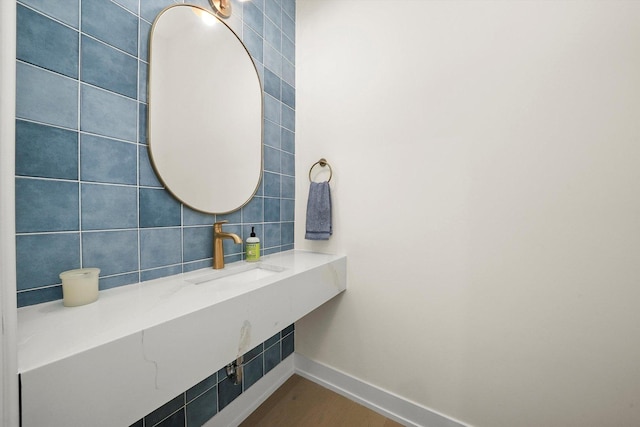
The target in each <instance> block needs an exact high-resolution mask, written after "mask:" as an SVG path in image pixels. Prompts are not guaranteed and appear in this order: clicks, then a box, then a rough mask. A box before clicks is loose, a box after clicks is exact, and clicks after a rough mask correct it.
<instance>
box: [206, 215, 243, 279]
mask: <svg viewBox="0 0 640 427" xmlns="http://www.w3.org/2000/svg"><path fill="white" fill-rule="evenodd" d="M227 222H229V221H227V220H224V221H220V222H216V223H214V224H213V268H215V269H216V270H220V269H222V268H224V247H223V246H222V240H223V239H233V241H234V242H235V243H236V244H240V243H242V239H241V238H240V236H238V235H237V234H234V233H227V232H225V231H222V224H225V223H227Z"/></svg>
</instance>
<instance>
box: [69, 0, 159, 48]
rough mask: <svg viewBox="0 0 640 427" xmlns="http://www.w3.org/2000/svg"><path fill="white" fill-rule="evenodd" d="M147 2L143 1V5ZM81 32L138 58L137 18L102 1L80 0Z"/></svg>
mask: <svg viewBox="0 0 640 427" xmlns="http://www.w3.org/2000/svg"><path fill="white" fill-rule="evenodd" d="M148 1H149V0H143V2H142V3H143V4H144V3H147V2H148ZM81 19H82V32H83V33H86V34H89V35H90V36H92V37H95V38H97V39H98V40H101V41H103V42H105V43H107V44H109V45H111V46H113V47H116V48H118V49H120V50H123V51H125V52H127V53H129V54H131V55H133V56H138V18H137V17H136V15H135V14H133V13H131V12H130V11H128V10H125V9H124V8H122V7H120V6H118V5H117V4H115V3H112V2H110V1H104V0H82V18H81Z"/></svg>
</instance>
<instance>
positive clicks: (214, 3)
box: [209, 0, 231, 18]
mask: <svg viewBox="0 0 640 427" xmlns="http://www.w3.org/2000/svg"><path fill="white" fill-rule="evenodd" d="M209 3H211V7H213V10H215V11H216V12H217V13H218V14H219V15H220V16H222V17H223V18H228V17H230V16H231V0H209Z"/></svg>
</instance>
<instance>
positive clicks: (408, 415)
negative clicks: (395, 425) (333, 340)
mask: <svg viewBox="0 0 640 427" xmlns="http://www.w3.org/2000/svg"><path fill="white" fill-rule="evenodd" d="M295 373H296V374H298V375H300V376H301V377H304V378H307V379H308V380H310V381H313V382H315V383H317V384H319V385H321V386H323V387H325V388H328V389H329V390H332V391H335V392H336V393H338V394H340V395H342V396H344V397H346V398H348V399H350V400H352V401H354V402H357V403H359V404H361V405H363V406H366V407H367V408H369V409H371V410H372V411H375V412H377V413H379V414H381V415H384V416H385V417H387V418H389V419H391V420H394V421H396V422H399V423H401V424H403V425H405V426H411V427H469V426H468V425H467V424H464V423H462V422H460V421H456V420H454V419H452V418H450V417H447V416H445V415H443V414H440V413H438V412H436V411H434V410H432V409H429V408H426V407H424V406H421V405H419V404H417V403H414V402H410V401H408V400H406V399H403V398H401V397H400V396H397V395H395V394H393V393H391V392H389V391H386V390H383V389H381V388H379V387H376V386H374V385H372V384H368V383H366V382H364V381H361V380H359V379H357V378H354V377H352V376H350V375H347V374H345V373H343V372H340V371H338V370H336V369H333V368H330V367H328V366H325V365H323V364H320V363H318V362H315V361H313V360H311V359H308V358H307V357H305V356H302V355H301V354H298V353H295Z"/></svg>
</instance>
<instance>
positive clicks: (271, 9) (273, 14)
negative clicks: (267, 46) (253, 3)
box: [264, 0, 282, 28]
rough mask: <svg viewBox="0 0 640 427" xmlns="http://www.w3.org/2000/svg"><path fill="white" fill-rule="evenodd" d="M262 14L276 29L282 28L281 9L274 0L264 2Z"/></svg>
mask: <svg viewBox="0 0 640 427" xmlns="http://www.w3.org/2000/svg"><path fill="white" fill-rule="evenodd" d="M264 13H265V15H266V17H267V18H269V20H271V21H272V22H273V23H275V24H276V25H277V26H278V28H280V27H281V26H282V22H281V21H282V7H281V6H280V3H279V2H278V1H276V0H264Z"/></svg>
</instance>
